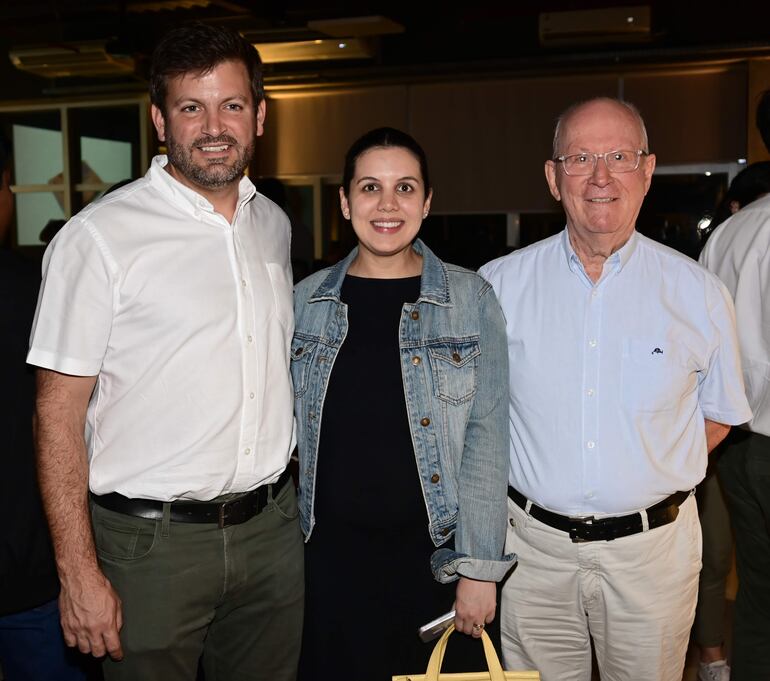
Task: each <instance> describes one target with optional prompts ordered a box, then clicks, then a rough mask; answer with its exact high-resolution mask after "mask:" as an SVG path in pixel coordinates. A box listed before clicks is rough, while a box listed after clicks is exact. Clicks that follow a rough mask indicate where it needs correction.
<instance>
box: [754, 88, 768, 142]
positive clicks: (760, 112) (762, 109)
mask: <svg viewBox="0 0 770 681" xmlns="http://www.w3.org/2000/svg"><path fill="white" fill-rule="evenodd" d="M757 128H758V129H759V134H760V135H762V141H763V142H764V143H765V148H766V149H767V150H768V151H770V90H765V91H764V92H763V93H762V96H761V97H760V98H759V104H757Z"/></svg>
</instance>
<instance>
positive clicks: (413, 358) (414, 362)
mask: <svg viewBox="0 0 770 681" xmlns="http://www.w3.org/2000/svg"><path fill="white" fill-rule="evenodd" d="M420 362H422V360H421V359H420V358H419V357H412V364H414V365H415V366H417V365H418V364H419V363H420Z"/></svg>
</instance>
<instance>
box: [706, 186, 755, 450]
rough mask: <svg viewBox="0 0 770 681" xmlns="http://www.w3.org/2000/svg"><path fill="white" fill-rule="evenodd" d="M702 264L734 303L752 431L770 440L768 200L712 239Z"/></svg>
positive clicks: (731, 221) (745, 210)
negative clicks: (712, 274) (729, 294)
mask: <svg viewBox="0 0 770 681" xmlns="http://www.w3.org/2000/svg"><path fill="white" fill-rule="evenodd" d="M700 261H701V263H702V264H703V265H704V266H705V267H707V268H708V269H709V270H710V271H711V272H713V273H714V274H716V275H717V276H718V277H719V278H720V279H721V280H722V281H723V282H724V284H725V286H727V289H728V290H729V291H730V293H731V294H732V296H733V298H734V299H735V314H736V319H737V327H738V341H739V342H740V347H741V358H742V361H743V378H744V381H745V382H746V394H747V395H748V398H749V404H751V409H752V411H753V412H754V418H753V419H752V420H751V421H750V422H749V424H748V427H749V429H750V430H752V431H754V432H757V433H761V434H762V435H766V436H768V437H770V196H765V197H763V198H761V199H758V200H756V201H752V202H751V203H750V204H749V205H747V206H746V207H745V208H742V209H741V210H739V211H738V212H737V213H736V214H735V215H733V216H732V217H731V218H730V219H729V220H727V221H725V222H723V223H722V224H721V225H719V227H717V229H716V230H715V231H714V233H713V234H712V235H711V236H710V237H709V240H708V241H707V242H706V246H705V247H704V249H703V252H702V253H701V257H700Z"/></svg>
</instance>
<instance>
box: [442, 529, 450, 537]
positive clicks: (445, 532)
mask: <svg viewBox="0 0 770 681" xmlns="http://www.w3.org/2000/svg"><path fill="white" fill-rule="evenodd" d="M448 534H449V528H448V527H445V528H444V529H443V530H441V536H442V537H446V536H447V535H448Z"/></svg>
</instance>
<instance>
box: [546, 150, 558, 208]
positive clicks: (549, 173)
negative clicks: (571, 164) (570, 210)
mask: <svg viewBox="0 0 770 681" xmlns="http://www.w3.org/2000/svg"><path fill="white" fill-rule="evenodd" d="M545 181H546V182H548V189H550V190H551V196H553V198H555V199H556V200H557V201H561V192H560V191H559V185H558V184H557V183H556V164H555V163H554V162H553V161H552V160H551V159H548V160H547V161H546V162H545Z"/></svg>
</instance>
